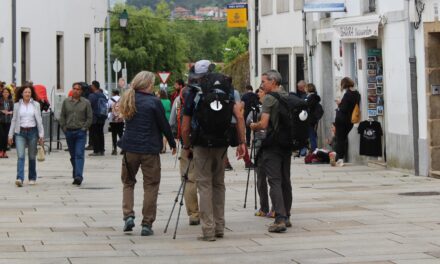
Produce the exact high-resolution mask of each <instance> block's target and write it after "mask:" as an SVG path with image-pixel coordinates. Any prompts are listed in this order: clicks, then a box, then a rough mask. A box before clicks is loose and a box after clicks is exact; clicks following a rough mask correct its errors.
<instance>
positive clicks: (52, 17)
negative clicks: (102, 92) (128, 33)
mask: <svg viewBox="0 0 440 264" xmlns="http://www.w3.org/2000/svg"><path fill="white" fill-rule="evenodd" d="M10 6H11V0H4V1H0V10H7V8H9V9H10ZM10 13H11V12H4V14H2V16H1V17H0V23H1V25H2V27H0V37H1V36H3V35H6V36H5V43H3V44H0V60H1V63H0V64H1V66H0V79H4V80H6V81H8V82H10V81H12V67H11V64H12V54H11V52H12V40H11V37H12V36H11V33H10V30H9V32H8V28H11V23H12V20H11V17H8V15H10ZM5 14H7V15H5ZM106 15H107V1H106V0H81V1H71V0H39V1H34V0H20V1H17V61H18V62H20V61H21V52H20V51H21V31H22V30H23V29H25V30H29V33H30V76H29V78H28V79H30V80H32V81H33V82H34V83H38V84H43V85H45V86H46V87H47V88H48V90H50V89H52V88H53V87H55V85H56V36H57V32H62V34H63V36H64V91H58V92H63V93H67V91H68V90H69V89H70V87H71V85H72V83H73V82H76V81H84V80H85V62H84V59H85V55H84V52H85V47H84V39H85V37H86V36H89V37H90V48H91V49H90V57H91V59H90V62H91V65H90V69H91V74H90V76H91V79H92V80H93V79H95V74H94V62H95V42H94V40H95V35H94V27H104V25H105V17H106ZM3 25H5V27H3ZM96 39H97V43H96V79H97V80H98V81H100V82H102V83H104V81H105V77H104V40H102V41H99V40H100V38H99V34H97V35H96ZM5 54H6V55H5ZM3 76H5V77H3ZM17 83H18V84H20V83H21V65H20V63H18V65H17Z"/></svg>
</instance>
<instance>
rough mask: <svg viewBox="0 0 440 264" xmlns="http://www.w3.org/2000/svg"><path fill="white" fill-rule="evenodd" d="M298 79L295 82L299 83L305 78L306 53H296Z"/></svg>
mask: <svg viewBox="0 0 440 264" xmlns="http://www.w3.org/2000/svg"><path fill="white" fill-rule="evenodd" d="M295 63H296V67H295V69H296V81H295V83H298V82H299V81H301V80H304V55H303V54H297V55H296V61H295Z"/></svg>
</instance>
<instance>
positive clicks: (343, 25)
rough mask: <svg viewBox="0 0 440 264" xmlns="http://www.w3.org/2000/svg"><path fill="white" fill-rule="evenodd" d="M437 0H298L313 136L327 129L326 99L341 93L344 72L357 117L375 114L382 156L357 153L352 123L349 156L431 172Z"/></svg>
mask: <svg viewBox="0 0 440 264" xmlns="http://www.w3.org/2000/svg"><path fill="white" fill-rule="evenodd" d="M323 4H324V5H323ZM341 5H342V7H343V10H339V8H340V7H341ZM439 5H440V1H438V0H432V1H431V0H424V1H422V0H411V1H405V0H352V1H338V0H328V1H325V0H308V1H305V4H304V7H303V8H304V11H305V12H306V21H307V22H306V28H307V29H306V36H307V37H306V41H305V43H306V50H307V55H308V59H307V61H308V72H307V73H306V74H307V76H308V79H309V80H310V81H311V82H313V83H315V84H316V86H317V88H318V90H319V93H320V94H321V97H322V98H323V99H324V100H323V102H322V104H323V107H324V109H325V115H324V118H323V120H322V121H321V125H320V128H319V132H320V135H321V136H320V138H321V139H323V138H327V137H329V136H330V132H329V131H330V125H331V123H332V122H333V120H334V118H335V111H334V109H335V108H336V107H337V106H336V103H335V101H334V100H335V99H339V98H341V96H342V94H341V91H340V80H341V79H342V78H343V77H346V76H348V77H350V78H352V79H353V80H354V81H355V82H356V83H357V89H358V90H359V92H360V94H361V96H362V102H361V109H362V117H363V120H366V121H368V120H369V121H378V122H379V123H380V124H381V127H382V130H383V136H382V149H383V151H382V156H379V157H365V156H360V155H359V144H360V135H359V134H358V130H357V127H356V126H355V127H354V129H353V130H352V131H351V133H350V136H349V138H350V140H349V142H350V144H349V153H350V155H349V160H350V161H352V162H363V163H367V162H374V163H377V162H379V163H381V164H384V165H386V166H387V167H391V168H399V169H405V170H409V171H411V172H413V173H415V174H417V175H431V176H435V175H438V174H439V173H438V171H440V165H437V164H438V161H439V159H440V131H439V128H440V120H439V119H440V107H439V105H440V96H437V95H435V93H436V91H437V90H438V89H440V86H437V85H438V84H440V59H439V56H440V55H438V54H439V53H438V49H439V48H440V46H439V45H440V34H439V32H440V31H439V30H440V22H438V7H439ZM321 142H322V141H321Z"/></svg>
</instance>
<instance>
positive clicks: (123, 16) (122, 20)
mask: <svg viewBox="0 0 440 264" xmlns="http://www.w3.org/2000/svg"><path fill="white" fill-rule="evenodd" d="M108 13H112V12H111V11H110V5H109V11H108ZM127 26H128V12H127V10H126V9H124V11H122V13H120V14H119V28H111V27H110V15H108V16H107V27H105V28H101V27H95V28H94V32H95V79H96V34H97V33H101V32H103V31H107V90H109V89H110V88H109V87H110V83H111V82H112V67H111V61H110V54H111V38H110V31H111V30H127ZM116 81H117V80H115V82H116Z"/></svg>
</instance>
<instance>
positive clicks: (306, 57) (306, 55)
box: [303, 1, 309, 83]
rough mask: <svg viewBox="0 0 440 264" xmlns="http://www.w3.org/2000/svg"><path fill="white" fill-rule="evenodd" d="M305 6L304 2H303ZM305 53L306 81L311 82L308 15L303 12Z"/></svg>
mask: <svg viewBox="0 0 440 264" xmlns="http://www.w3.org/2000/svg"><path fill="white" fill-rule="evenodd" d="M303 6H304V1H303ZM303 46H304V48H303V52H304V81H305V82H306V83H308V82H309V71H308V68H309V54H308V53H307V15H306V13H305V12H304V11H303Z"/></svg>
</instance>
